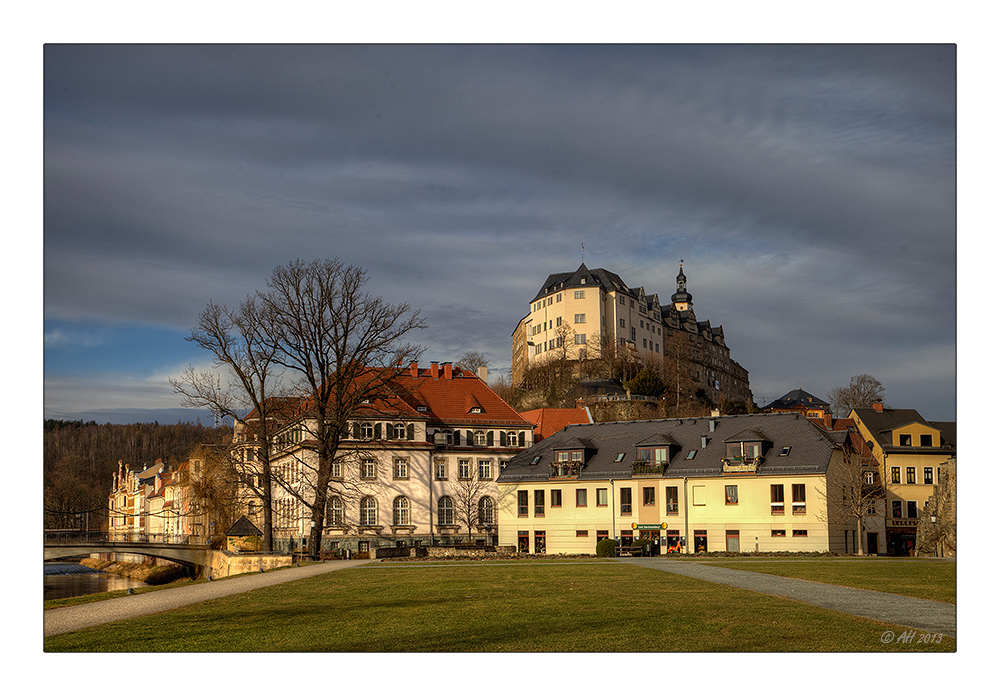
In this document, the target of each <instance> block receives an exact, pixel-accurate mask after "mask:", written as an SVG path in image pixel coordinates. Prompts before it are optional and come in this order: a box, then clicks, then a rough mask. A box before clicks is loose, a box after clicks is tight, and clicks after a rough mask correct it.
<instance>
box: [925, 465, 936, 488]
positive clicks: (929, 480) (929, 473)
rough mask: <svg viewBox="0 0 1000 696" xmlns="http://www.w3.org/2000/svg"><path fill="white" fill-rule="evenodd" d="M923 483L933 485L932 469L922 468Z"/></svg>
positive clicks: (928, 467)
mask: <svg viewBox="0 0 1000 696" xmlns="http://www.w3.org/2000/svg"><path fill="white" fill-rule="evenodd" d="M924 483H926V484H933V483H934V468H933V467H930V466H925V467H924Z"/></svg>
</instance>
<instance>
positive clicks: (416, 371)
mask: <svg viewBox="0 0 1000 696" xmlns="http://www.w3.org/2000/svg"><path fill="white" fill-rule="evenodd" d="M419 376H420V368H419V367H418V363H417V361H416V360H414V361H413V362H411V363H410V377H412V378H413V379H416V378H417V377H419Z"/></svg>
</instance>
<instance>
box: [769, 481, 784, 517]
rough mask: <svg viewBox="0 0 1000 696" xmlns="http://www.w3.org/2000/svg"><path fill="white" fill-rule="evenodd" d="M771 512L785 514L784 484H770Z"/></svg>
mask: <svg viewBox="0 0 1000 696" xmlns="http://www.w3.org/2000/svg"><path fill="white" fill-rule="evenodd" d="M771 514H772V515H784V514H785V486H784V485H783V484H780V483H777V484H772V485H771Z"/></svg>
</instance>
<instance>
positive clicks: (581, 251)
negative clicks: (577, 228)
mask: <svg viewBox="0 0 1000 696" xmlns="http://www.w3.org/2000/svg"><path fill="white" fill-rule="evenodd" d="M583 262H584V261H583V242H580V263H583Z"/></svg>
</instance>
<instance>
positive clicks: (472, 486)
mask: <svg viewBox="0 0 1000 696" xmlns="http://www.w3.org/2000/svg"><path fill="white" fill-rule="evenodd" d="M490 473H491V474H492V475H493V476H494V477H495V476H496V472H490ZM470 474H471V476H470V478H466V479H459V480H458V481H457V482H456V483H455V484H454V485H452V487H451V495H452V498H453V499H454V501H455V517H456V519H457V520H458V521H459V522H460V523H461V524H462V525H463V526H464V527H465V529H466V531H467V533H468V535H469V541H470V542H471V541H472V529H473V527H479V526H480V524H481V523H482V521H481V520H480V501H481V499H482V498H483V497H484V496H488V495H489V493H490V492H491V491H493V490H494V487H493V485H492V484H493V480H494V479H493V478H483V477H482V476H481V475H480V474H481V472H478V471H472V472H470Z"/></svg>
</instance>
